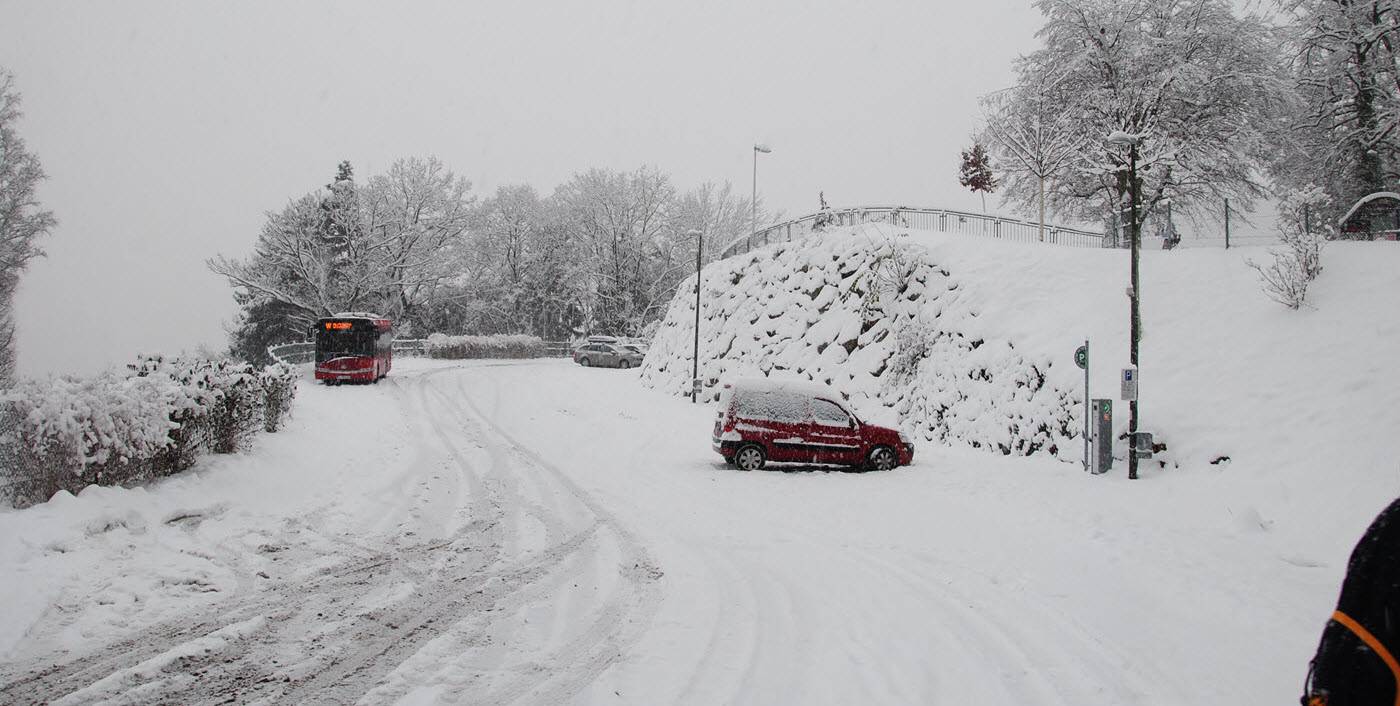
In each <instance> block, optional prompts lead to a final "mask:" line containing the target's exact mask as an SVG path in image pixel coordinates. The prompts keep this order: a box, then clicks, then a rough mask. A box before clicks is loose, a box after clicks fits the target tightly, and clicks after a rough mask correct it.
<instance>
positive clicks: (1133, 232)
mask: <svg viewBox="0 0 1400 706" xmlns="http://www.w3.org/2000/svg"><path fill="white" fill-rule="evenodd" d="M1137 157H1138V152H1137V142H1134V143H1133V144H1132V146H1131V147H1130V148H1129V149H1128V194H1129V198H1131V199H1132V204H1131V207H1132V208H1131V210H1130V212H1129V213H1130V217H1131V218H1132V222H1131V223H1130V224H1129V237H1131V238H1132V239H1133V272H1132V279H1133V281H1132V285H1133V300H1132V301H1133V313H1132V317H1133V321H1132V334H1131V335H1132V341H1131V345H1130V347H1129V350H1128V353H1129V356H1128V357H1129V362H1131V363H1132V366H1133V369H1134V370H1136V369H1137V367H1138V338H1139V336H1140V335H1141V328H1142V325H1141V323H1140V322H1139V318H1138V302H1139V301H1140V300H1141V299H1142V293H1141V292H1139V291H1138V286H1139V282H1138V248H1139V247H1140V242H1139V241H1141V240H1142V233H1141V227H1140V224H1139V223H1138V178H1137ZM1227 222H1228V221H1227ZM1226 232H1227V233H1228V232H1229V231H1228V230H1227V231H1226ZM1226 242H1229V241H1228V240H1226ZM1137 430H1138V401H1137V396H1136V395H1135V396H1134V397H1133V399H1131V400H1129V401H1128V478H1129V479H1136V478H1137V477H1138V475H1137V469H1138V459H1137V453H1136V452H1134V451H1133V444H1134V443H1135V442H1136V441H1137Z"/></svg>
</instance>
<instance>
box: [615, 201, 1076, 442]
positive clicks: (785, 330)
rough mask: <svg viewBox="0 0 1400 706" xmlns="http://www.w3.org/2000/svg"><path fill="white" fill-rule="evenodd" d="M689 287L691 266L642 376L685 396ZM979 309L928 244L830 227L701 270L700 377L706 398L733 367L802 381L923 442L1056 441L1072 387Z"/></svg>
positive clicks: (1068, 425)
mask: <svg viewBox="0 0 1400 706" xmlns="http://www.w3.org/2000/svg"><path fill="white" fill-rule="evenodd" d="M693 293H694V278H691V280H690V281H688V282H686V283H683V284H682V285H681V287H680V290H679V291H678V293H677V295H676V298H675V300H674V301H673V302H672V303H671V307H670V309H669V310H668V312H667V315H666V319H665V321H664V322H663V323H662V325H661V327H660V328H659V330H658V331H657V334H656V337H655V339H654V342H653V345H652V348H651V352H650V354H649V355H648V357H647V359H646V361H645V362H644V364H643V367H642V373H641V376H642V380H643V382H644V383H645V384H647V385H650V386H652V387H656V388H659V389H663V390H667V391H670V392H673V393H676V394H688V392H689V383H690V373H691V355H692V347H693V345H694V339H693V336H694V331H695V328H694V321H695V298H694V294H693ZM979 315H980V303H979V302H978V301H977V300H976V298H975V297H971V296H969V295H968V294H967V290H966V288H965V287H964V286H963V283H962V278H961V277H959V276H958V274H957V273H956V268H955V267H950V266H949V265H947V264H946V263H945V262H944V261H943V260H942V259H941V258H938V257H935V256H933V255H932V254H931V253H930V251H929V250H928V248H927V247H924V246H922V245H918V244H915V243H912V242H911V241H910V240H909V239H908V237H906V236H904V235H901V234H900V232H899V231H895V230H892V229H889V228H888V227H884V226H862V227H859V228H856V229H839V230H837V231H833V232H832V233H830V234H827V235H817V236H813V237H810V238H807V239H803V240H799V241H795V242H792V243H785V244H780V245H775V246H772V247H769V248H764V249H761V250H756V251H754V252H753V253H752V254H750V255H747V256H744V257H738V258H731V259H729V260H724V261H721V262H718V263H714V264H712V265H710V267H709V268H707V269H706V270H705V277H704V289H703V291H702V293H701V312H700V316H701V331H702V335H701V341H700V369H701V371H702V373H701V383H702V385H703V386H704V389H705V394H706V397H707V399H711V400H713V399H716V397H717V395H718V394H719V393H718V390H719V387H718V386H719V385H720V384H721V383H722V382H728V381H730V380H731V379H733V378H736V377H740V376H748V375H755V374H757V375H762V376H772V377H779V378H784V377H786V378H795V379H805V380H813V381H816V382H820V383H824V384H827V385H831V386H833V387H835V388H836V389H837V390H839V391H840V392H841V393H842V394H843V395H844V396H845V397H846V398H847V399H849V400H850V401H851V402H852V404H853V406H854V407H855V408H856V409H857V411H858V412H861V413H863V414H864V415H872V413H871V412H870V411H869V410H871V409H872V408H881V407H887V408H890V409H893V410H894V411H895V412H896V413H897V414H898V417H899V422H900V424H901V425H902V426H903V427H904V428H905V429H906V430H909V431H912V432H914V433H915V434H916V435H917V436H919V437H921V438H923V439H924V440H926V441H939V442H944V443H950V444H962V445H967V446H971V447H973V448H989V449H995V450H997V451H999V452H1001V453H1004V454H1017V455H1029V454H1032V453H1036V452H1037V451H1048V452H1050V453H1056V452H1058V451H1059V450H1060V449H1061V447H1064V446H1065V445H1066V442H1068V441H1069V440H1070V439H1072V438H1073V437H1074V436H1075V435H1076V434H1077V431H1076V430H1077V429H1078V426H1079V423H1080V422H1079V421H1078V420H1079V417H1078V414H1079V412H1078V409H1077V407H1076V406H1075V404H1074V402H1075V397H1074V396H1073V395H1072V394H1071V392H1070V390H1072V389H1073V388H1072V387H1067V386H1056V385H1053V384H1050V382H1049V380H1048V378H1047V372H1048V371H1049V370H1050V369H1051V368H1053V367H1055V363H1054V362H1053V361H1052V359H1051V357H1050V356H1049V355H1048V354H1047V353H1046V352H1043V351H1036V352H1034V353H1026V352H1022V351H1021V350H1018V348H1017V345H1016V342H1015V341H1014V340H1013V338H1012V337H1010V336H1007V335H1005V334H1003V333H1000V332H998V331H996V330H995V328H994V327H992V326H989V325H987V324H986V323H985V322H983V321H981V320H980V318H979ZM1062 365H1063V364H1062ZM1071 365H1072V364H1071Z"/></svg>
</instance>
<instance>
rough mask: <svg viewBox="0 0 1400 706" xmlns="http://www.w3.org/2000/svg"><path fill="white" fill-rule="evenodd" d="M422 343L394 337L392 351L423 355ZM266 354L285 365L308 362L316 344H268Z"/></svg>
mask: <svg viewBox="0 0 1400 706" xmlns="http://www.w3.org/2000/svg"><path fill="white" fill-rule="evenodd" d="M424 343H425V341H424V340H423V339H421V338H396V339H394V353H395V354H397V355H406V356H414V355H423V345H424ZM267 354H268V356H270V357H271V358H272V359H273V360H275V361H277V362H279V363H286V364H287V365H300V364H302V363H310V362H311V361H312V360H313V359H315V357H316V344H315V343H312V342H310V341H306V342H304V343H283V344H281V345H276V346H268V347H267Z"/></svg>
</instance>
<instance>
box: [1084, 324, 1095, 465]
mask: <svg viewBox="0 0 1400 706" xmlns="http://www.w3.org/2000/svg"><path fill="white" fill-rule="evenodd" d="M1089 360H1090V359H1089V339H1087V338H1086V339H1084V470H1086V471H1087V470H1089V434H1090V433H1092V430H1093V428H1094V427H1093V416H1094V415H1093V413H1092V412H1090V410H1089Z"/></svg>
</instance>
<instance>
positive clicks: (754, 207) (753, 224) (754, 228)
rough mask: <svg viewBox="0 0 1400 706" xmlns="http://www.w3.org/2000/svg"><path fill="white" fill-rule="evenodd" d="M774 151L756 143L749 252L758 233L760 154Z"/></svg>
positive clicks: (750, 201) (750, 208)
mask: <svg viewBox="0 0 1400 706" xmlns="http://www.w3.org/2000/svg"><path fill="white" fill-rule="evenodd" d="M772 151H773V150H772V149H770V148H769V147H768V145H765V144H762V143H755V144H754V146H753V194H752V195H750V196H749V211H750V213H749V248H748V249H749V250H753V236H754V234H755V233H757V232H758V153H759V152H762V153H764V154H768V153H770V152H772Z"/></svg>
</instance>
